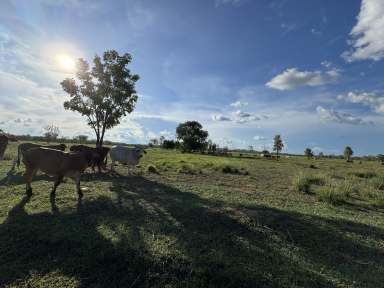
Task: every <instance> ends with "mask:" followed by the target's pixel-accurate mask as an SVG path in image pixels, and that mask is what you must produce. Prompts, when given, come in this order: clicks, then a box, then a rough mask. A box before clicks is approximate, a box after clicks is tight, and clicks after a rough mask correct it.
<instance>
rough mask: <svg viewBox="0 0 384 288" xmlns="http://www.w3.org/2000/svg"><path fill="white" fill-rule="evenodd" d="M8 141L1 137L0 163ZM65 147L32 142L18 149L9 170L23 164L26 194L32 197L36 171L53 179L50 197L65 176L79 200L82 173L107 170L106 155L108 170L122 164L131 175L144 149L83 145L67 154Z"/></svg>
mask: <svg viewBox="0 0 384 288" xmlns="http://www.w3.org/2000/svg"><path fill="white" fill-rule="evenodd" d="M8 141H13V138H12V137H10V136H7V135H0V157H1V158H0V160H2V158H3V155H4V151H5V149H6V147H7V144H8ZM66 148H67V147H66V145H65V144H59V145H47V146H43V145H38V144H34V143H22V144H20V145H19V146H18V148H17V157H16V159H15V160H14V162H13V166H12V170H11V171H14V170H15V169H16V165H17V168H19V166H20V162H21V161H22V162H23V163H24V165H25V174H24V178H25V181H26V193H27V195H29V196H30V195H32V186H31V182H32V180H33V177H34V176H35V175H36V173H37V172H38V171H41V172H43V173H45V174H47V175H49V176H53V179H54V186H53V189H52V192H51V196H54V195H55V193H56V188H57V187H58V186H59V185H60V183H61V182H62V180H63V178H64V177H69V178H71V179H73V180H74V181H75V183H76V191H77V194H78V196H79V198H81V197H82V196H83V194H82V192H81V188H80V177H81V175H82V174H83V172H84V171H85V170H86V169H87V168H88V167H91V168H92V170H93V171H95V167H97V168H98V172H99V173H101V172H102V170H107V159H108V154H109V155H110V158H111V161H112V163H111V170H112V171H113V170H114V166H115V163H116V162H118V163H121V164H124V165H127V166H128V174H129V175H131V173H132V169H133V168H134V167H135V166H136V165H137V164H138V163H139V161H140V159H141V157H142V156H143V154H144V153H146V152H145V150H144V149H143V148H142V147H126V146H120V145H117V146H113V147H112V148H107V147H96V148H93V147H89V146H85V145H73V146H71V147H70V149H69V150H70V151H69V152H65V150H66Z"/></svg>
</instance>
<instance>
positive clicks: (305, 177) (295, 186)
mask: <svg viewBox="0 0 384 288" xmlns="http://www.w3.org/2000/svg"><path fill="white" fill-rule="evenodd" d="M326 182H327V178H326V176H325V175H311V174H306V173H304V172H303V171H301V172H299V174H297V175H296V176H295V177H294V178H293V180H292V190H293V191H296V192H304V193H309V191H310V186H311V185H312V184H313V185H319V186H322V185H325V183H326Z"/></svg>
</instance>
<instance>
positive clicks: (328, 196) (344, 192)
mask: <svg viewBox="0 0 384 288" xmlns="http://www.w3.org/2000/svg"><path fill="white" fill-rule="evenodd" d="M355 190H356V187H355V185H354V184H353V183H352V182H350V181H348V180H344V181H343V182H337V181H329V182H328V183H327V184H326V185H325V186H324V187H322V188H321V189H319V190H317V191H316V196H317V199H318V200H319V201H322V202H327V203H329V204H332V205H339V204H341V203H344V202H345V201H346V200H347V199H348V198H349V197H350V195H351V194H352V193H353V192H354V191H355Z"/></svg>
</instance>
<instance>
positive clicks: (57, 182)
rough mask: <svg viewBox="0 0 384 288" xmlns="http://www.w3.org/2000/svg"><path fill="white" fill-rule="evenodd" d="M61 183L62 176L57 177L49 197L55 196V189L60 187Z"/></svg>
mask: <svg viewBox="0 0 384 288" xmlns="http://www.w3.org/2000/svg"><path fill="white" fill-rule="evenodd" d="M61 181H63V176H57V178H56V180H55V184H54V185H53V189H52V192H51V196H52V197H54V196H55V195H56V189H57V187H58V186H59V185H60V183H61Z"/></svg>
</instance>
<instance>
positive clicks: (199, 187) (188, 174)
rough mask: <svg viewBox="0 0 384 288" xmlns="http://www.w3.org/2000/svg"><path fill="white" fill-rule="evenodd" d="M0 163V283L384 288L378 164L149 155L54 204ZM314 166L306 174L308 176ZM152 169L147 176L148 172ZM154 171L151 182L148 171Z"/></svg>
mask: <svg viewBox="0 0 384 288" xmlns="http://www.w3.org/2000/svg"><path fill="white" fill-rule="evenodd" d="M15 148H16V145H15V144H12V145H10V147H8V150H7V152H6V159H7V160H5V161H2V162H1V163H0V286H5V287H372V288H377V287H384V166H382V165H380V164H379V163H378V162H363V163H361V164H360V163H358V162H356V161H355V163H346V162H345V161H342V160H307V159H305V158H294V157H291V158H282V159H281V160H280V161H273V160H266V159H258V158H251V157H250V158H240V157H231V158H225V157H214V156H206V155H191V154H181V153H178V152H174V151H165V150H159V149H149V150H148V153H147V154H146V155H145V157H144V158H143V161H142V162H141V163H140V167H138V168H136V170H135V174H136V175H135V176H131V177H127V176H126V175H127V169H126V167H124V166H118V167H117V170H116V173H111V172H107V173H104V174H101V175H99V174H97V173H91V172H90V171H87V173H86V174H84V175H83V178H82V180H83V181H82V187H83V188H84V190H85V192H84V198H83V200H82V202H78V200H77V195H76V192H75V187H74V185H73V183H72V181H71V180H68V181H67V182H66V183H64V184H62V186H60V187H59V188H58V190H57V197H56V201H50V197H49V192H50V189H51V187H52V182H49V181H47V180H49V179H48V177H46V176H44V175H38V176H37V177H36V180H35V181H34V182H33V183H32V185H33V188H34V195H33V196H32V197H30V198H28V197H27V196H25V186H24V182H23V178H22V174H23V171H24V168H22V169H20V170H16V171H14V172H13V173H9V170H10V168H11V166H12V165H11V164H12V161H11V158H13V157H14V155H15ZM310 165H313V166H312V168H310ZM149 166H150V167H151V168H149V169H148V167H149ZM153 172H157V173H153Z"/></svg>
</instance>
